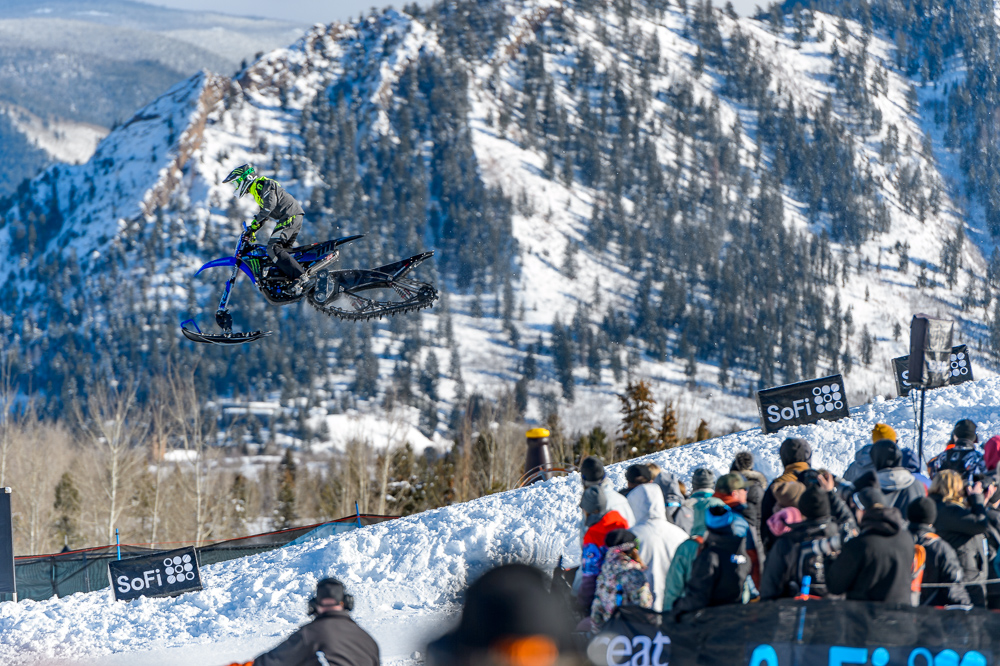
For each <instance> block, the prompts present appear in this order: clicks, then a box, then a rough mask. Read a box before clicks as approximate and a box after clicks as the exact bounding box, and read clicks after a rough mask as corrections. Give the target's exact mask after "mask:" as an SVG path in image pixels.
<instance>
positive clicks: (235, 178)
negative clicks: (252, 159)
mask: <svg viewBox="0 0 1000 666" xmlns="http://www.w3.org/2000/svg"><path fill="white" fill-rule="evenodd" d="M255 180H257V171H256V170H255V169H254V168H253V165H252V164H241V165H239V166H238V167H236V168H235V169H233V170H232V171H230V172H229V175H228V176H226V179H225V180H224V181H222V182H223V183H233V187H234V188H235V190H236V196H238V197H242V196H243V195H244V194H246V193H247V192H249V191H250V186H251V185H253V182H254V181H255Z"/></svg>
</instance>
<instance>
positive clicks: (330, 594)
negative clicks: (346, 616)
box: [309, 578, 354, 615]
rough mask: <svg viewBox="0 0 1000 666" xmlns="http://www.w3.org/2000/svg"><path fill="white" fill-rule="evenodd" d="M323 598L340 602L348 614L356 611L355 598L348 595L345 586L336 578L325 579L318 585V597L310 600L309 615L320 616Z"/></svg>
mask: <svg viewBox="0 0 1000 666" xmlns="http://www.w3.org/2000/svg"><path fill="white" fill-rule="evenodd" d="M321 598H322V599H333V600H334V601H338V602H340V604H341V605H342V606H343V607H344V610H345V611H347V612H350V611H352V610H354V596H353V595H350V594H348V593H347V590H345V589H344V584H343V583H341V582H340V581H339V580H337V579H336V578H324V579H323V580H321V581H320V582H318V583H316V596H314V597H313V598H312V599H310V600H309V615H319V612H320V610H319V606H320V599H321Z"/></svg>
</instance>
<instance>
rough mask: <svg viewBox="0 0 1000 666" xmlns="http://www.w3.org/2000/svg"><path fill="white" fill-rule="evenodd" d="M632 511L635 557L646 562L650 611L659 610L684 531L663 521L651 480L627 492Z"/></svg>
mask: <svg viewBox="0 0 1000 666" xmlns="http://www.w3.org/2000/svg"><path fill="white" fill-rule="evenodd" d="M628 503H629V504H630V505H631V506H632V512H633V513H634V514H635V525H634V526H633V527H632V532H633V533H634V534H635V536H636V537H637V538H638V539H639V556H640V557H641V558H642V562H643V563H644V564H645V565H646V579H647V580H648V581H649V589H650V591H651V592H652V593H653V610H655V611H656V612H657V613H659V612H660V611H662V610H663V591H664V589H665V588H666V585H667V572H669V571H670V562H671V560H673V558H674V552H676V550H677V547H678V546H680V545H681V544H682V543H684V542H685V541H687V534H686V533H685V532H684V530H682V529H681V528H679V527H677V526H676V525H673V524H671V523H670V522H669V521H668V520H667V510H666V506H665V505H664V503H663V493H662V492H661V491H660V487H659V486H658V485H656V484H655V483H645V484H642V485H639V486H636V487H635V488H633V489H632V491H631V492H630V493H629V494H628Z"/></svg>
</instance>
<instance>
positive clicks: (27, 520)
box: [11, 422, 72, 555]
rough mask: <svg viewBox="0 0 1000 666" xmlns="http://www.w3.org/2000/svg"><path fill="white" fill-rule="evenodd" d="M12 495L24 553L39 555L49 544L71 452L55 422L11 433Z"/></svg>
mask: <svg viewBox="0 0 1000 666" xmlns="http://www.w3.org/2000/svg"><path fill="white" fill-rule="evenodd" d="M12 444H13V445H12V456H11V457H12V460H11V467H12V469H13V471H14V474H13V477H12V478H15V479H16V480H17V490H18V492H15V494H14V495H13V498H12V500H13V503H14V507H15V511H16V512H17V514H18V517H19V520H18V524H17V527H18V531H19V533H20V534H19V536H20V539H19V541H20V542H21V546H22V548H23V549H24V550H23V551H22V553H24V554H30V555H37V554H39V553H42V552H45V548H46V547H47V546H48V545H49V544H50V541H51V537H52V535H53V533H52V529H51V526H52V520H53V513H54V504H55V501H54V500H55V496H54V495H55V487H56V485H57V484H58V482H59V477H60V476H61V474H62V471H63V470H64V469H66V468H67V467H68V466H69V462H70V461H69V458H70V457H71V455H72V454H71V451H70V446H69V436H68V434H67V433H66V431H65V429H63V428H62V427H61V426H59V425H57V424H55V423H51V422H50V423H33V424H31V425H29V426H27V427H23V428H19V429H18V430H17V431H16V432H15V433H13V434H12Z"/></svg>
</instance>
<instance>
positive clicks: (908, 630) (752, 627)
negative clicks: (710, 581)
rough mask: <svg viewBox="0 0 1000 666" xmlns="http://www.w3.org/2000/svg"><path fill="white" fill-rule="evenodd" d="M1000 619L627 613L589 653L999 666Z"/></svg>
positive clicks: (864, 607) (754, 611) (616, 658)
mask: <svg viewBox="0 0 1000 666" xmlns="http://www.w3.org/2000/svg"><path fill="white" fill-rule="evenodd" d="M998 654H1000V615H998V614H995V613H990V612H989V611H985V610H974V611H946V610H938V609H936V608H912V607H909V606H893V605H888V604H877V603H866V602H858V601H808V602H797V601H792V600H791V599H785V600H780V601H770V602H762V603H754V604H747V605H735V606H720V607H716V608H708V609H705V610H703V611H699V612H697V613H691V614H688V615H685V616H684V617H683V619H682V620H681V622H674V621H673V620H672V619H670V617H669V616H665V615H660V614H659V613H654V612H652V611H648V610H644V609H641V608H623V609H619V611H618V612H617V613H616V614H615V615H614V617H612V618H611V620H610V621H609V622H608V624H607V625H605V627H604V631H602V632H601V633H600V634H598V635H597V636H596V637H595V638H594V639H593V640H591V642H590V645H589V647H588V649H587V656H588V658H589V661H590V662H591V663H592V664H596V665H598V666H697V665H700V664H725V665H726V666H740V665H742V666H847V665H848V664H857V665H864V666H994V665H995V664H997V663H998V662H997V655H998Z"/></svg>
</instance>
